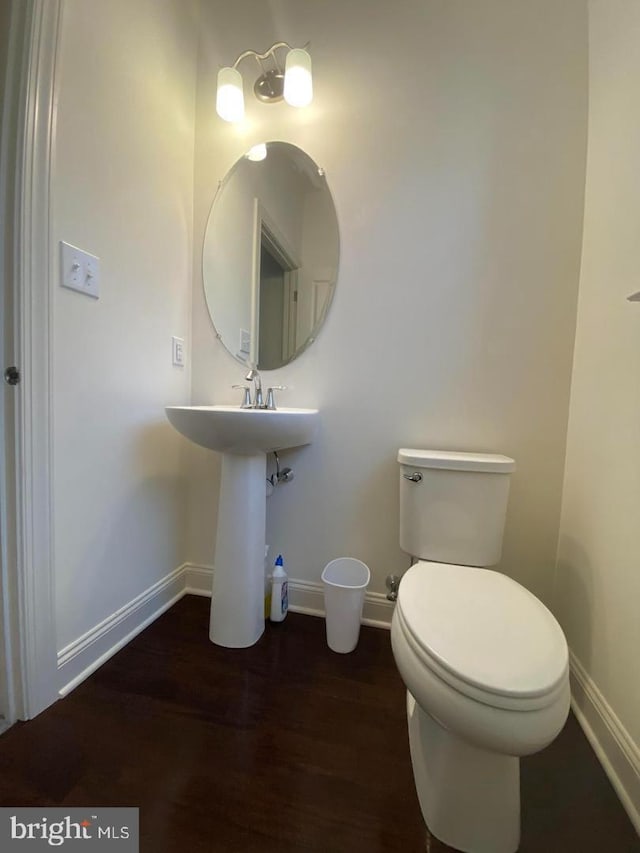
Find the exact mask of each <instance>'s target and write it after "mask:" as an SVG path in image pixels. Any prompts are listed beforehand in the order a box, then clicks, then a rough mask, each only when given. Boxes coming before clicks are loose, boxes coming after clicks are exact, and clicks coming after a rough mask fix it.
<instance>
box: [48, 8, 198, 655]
mask: <svg viewBox="0 0 640 853" xmlns="http://www.w3.org/2000/svg"><path fill="white" fill-rule="evenodd" d="M193 11H194V6H193V5H192V4H191V3H185V2H184V0H136V2H135V3H131V2H129V0H108V2H104V0H66V2H65V4H64V19H63V32H62V44H61V49H60V56H59V61H60V67H59V79H58V91H59V103H58V109H57V136H56V151H55V169H54V176H53V198H54V211H53V214H54V241H53V243H54V246H55V249H56V252H57V249H58V247H57V242H58V241H59V240H62V239H64V240H66V241H68V242H70V243H73V244H74V245H77V246H80V247H81V248H84V249H87V250H88V251H90V252H92V253H94V254H97V255H98V256H99V257H100V262H101V278H102V285H101V286H102V295H101V298H100V300H99V301H94V300H92V299H90V298H88V297H85V296H83V295H80V294H78V293H75V292H73V291H70V290H65V289H61V288H60V287H56V289H55V293H54V309H55V317H54V337H55V352H54V355H55V360H54V390H55V404H54V405H55V409H54V418H55V427H54V447H53V451H54V464H55V494H54V509H55V583H56V596H57V634H58V649H61V648H62V647H65V646H66V645H67V644H69V643H71V642H72V641H75V640H76V639H77V638H78V637H79V636H80V635H82V634H84V633H85V632H86V631H88V630H89V629H90V628H93V627H94V626H95V625H96V624H98V623H99V622H100V621H101V620H103V619H105V618H106V617H108V616H110V615H111V614H112V613H114V612H115V611H117V610H118V609H119V608H121V607H122V606H123V605H125V604H127V603H128V602H130V601H131V600H132V599H133V598H134V597H135V596H137V595H138V594H140V593H141V592H143V591H144V590H146V589H148V588H149V587H150V586H151V585H152V584H154V583H155V582H156V581H158V580H159V579H160V578H162V577H164V576H165V575H167V573H168V572H170V571H171V570H173V569H175V568H176V567H177V566H178V565H179V564H180V563H181V562H182V560H183V556H184V551H185V544H184V523H185V519H184V514H183V501H182V498H183V481H182V477H181V474H180V471H181V468H180V453H181V447H182V444H181V442H180V441H179V439H178V437H177V435H176V434H175V433H174V431H173V430H172V429H171V427H170V426H169V424H168V422H167V421H166V419H165V416H164V411H163V407H164V406H165V405H166V404H168V403H171V402H176V403H179V402H183V401H186V400H187V399H188V396H189V381H190V376H189V371H188V370H185V369H180V368H174V367H172V365H171V336H172V335H181V336H184V337H188V335H189V325H190V302H191V279H192V268H191V245H192V212H193V150H194V98H195V72H196V60H195V57H196V37H195V33H196V29H197V27H196V22H195V20H194V18H193ZM57 268H58V263H57V257H56V273H57Z"/></svg>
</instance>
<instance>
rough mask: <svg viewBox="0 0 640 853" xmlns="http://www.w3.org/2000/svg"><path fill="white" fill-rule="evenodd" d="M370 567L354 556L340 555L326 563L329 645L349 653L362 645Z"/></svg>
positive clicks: (325, 580) (324, 576)
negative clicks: (361, 634) (361, 624)
mask: <svg viewBox="0 0 640 853" xmlns="http://www.w3.org/2000/svg"><path fill="white" fill-rule="evenodd" d="M370 578H371V572H370V571H369V567H368V566H367V565H365V563H363V562H361V561H360V560H356V559H355V558H354V557H339V558H338V559H337V560H332V561H331V562H330V563H327V565H326V566H325V567H324V571H323V572H322V583H323V586H324V607H325V613H326V619H327V645H328V646H329V648H330V649H331V650H332V651H334V652H340V654H346V653H347V652H352V651H353V650H354V649H355V647H356V646H357V645H358V637H359V636H360V618H361V616H362V606H363V604H364V595H365V592H366V591H367V586H368V585H369V580H370Z"/></svg>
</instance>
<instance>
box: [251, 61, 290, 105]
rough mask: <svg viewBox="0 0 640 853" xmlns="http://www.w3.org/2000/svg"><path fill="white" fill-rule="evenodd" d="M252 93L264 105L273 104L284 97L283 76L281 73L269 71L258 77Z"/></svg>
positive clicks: (273, 70)
mask: <svg viewBox="0 0 640 853" xmlns="http://www.w3.org/2000/svg"><path fill="white" fill-rule="evenodd" d="M253 91H254V94H255V96H256V98H257V99H258V100H259V101H262V102H263V103H264V104H275V103H277V102H278V101H281V100H282V99H283V97H284V74H283V73H282V71H279V70H276V69H271V70H270V71H265V73H264V74H263V75H262V76H261V77H258V79H257V80H256V82H255V84H254V86H253Z"/></svg>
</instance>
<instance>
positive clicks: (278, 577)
mask: <svg viewBox="0 0 640 853" xmlns="http://www.w3.org/2000/svg"><path fill="white" fill-rule="evenodd" d="M288 609H289V595H288V590H287V573H286V572H285V570H284V561H283V559H282V554H279V555H278V559H277V560H276V562H275V565H274V567H273V573H272V575H271V614H270V615H271V621H272V622H282V620H283V619H284V617H285V616H286V615H287V610H288Z"/></svg>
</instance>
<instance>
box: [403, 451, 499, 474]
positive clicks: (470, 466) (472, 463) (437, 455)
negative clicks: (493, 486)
mask: <svg viewBox="0 0 640 853" xmlns="http://www.w3.org/2000/svg"><path fill="white" fill-rule="evenodd" d="M398 462H400V464H401V465H414V466H415V467H416V468H446V469H448V470H450V471H487V472H493V473H495V474H509V473H511V471H514V470H515V467H516V463H515V461H514V460H513V459H511V457H509V456H501V455H500V454H499V453H461V452H459V451H456V450H414V449H411V448H407V447H401V448H400V450H399V451H398Z"/></svg>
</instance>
